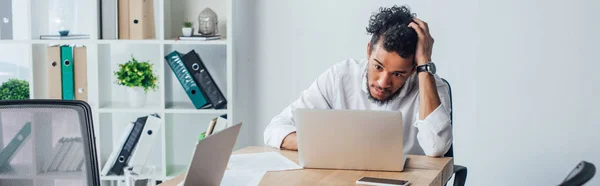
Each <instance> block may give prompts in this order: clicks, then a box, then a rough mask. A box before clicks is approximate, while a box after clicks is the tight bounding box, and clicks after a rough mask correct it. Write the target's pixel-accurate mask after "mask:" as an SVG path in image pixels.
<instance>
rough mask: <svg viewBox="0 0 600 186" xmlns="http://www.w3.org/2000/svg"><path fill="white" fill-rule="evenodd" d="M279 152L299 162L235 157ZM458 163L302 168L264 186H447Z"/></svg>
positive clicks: (168, 185) (420, 159) (268, 178)
mask: <svg viewBox="0 0 600 186" xmlns="http://www.w3.org/2000/svg"><path fill="white" fill-rule="evenodd" d="M272 151H278V152H280V153H281V154H282V155H283V156H285V157H287V158H288V159H290V160H292V161H294V162H296V163H298V152H296V151H288V150H277V149H275V148H270V147H246V148H244V149H240V150H238V151H235V152H234V153H233V154H247V153H258V152H272ZM453 166H454V160H453V159H452V158H432V157H427V156H416V155H408V157H407V160H406V167H405V168H404V171H402V172H378V171H352V170H323V169H302V170H292V171H281V172H267V174H265V176H264V177H263V178H262V180H261V182H260V185H282V184H285V185H355V183H356V180H358V179H359V178H361V177H363V176H370V177H378V178H392V179H403V180H409V181H410V182H411V183H412V184H411V185H412V186H419V185H443V184H444V183H445V182H446V181H447V180H448V179H450V176H452V171H453V170H452V169H453ZM182 180H183V175H181V176H178V177H176V178H173V179H172V180H169V181H166V182H164V183H162V184H160V186H176V185H177V184H179V182H181V181H182Z"/></svg>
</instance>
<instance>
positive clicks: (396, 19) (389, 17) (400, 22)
mask: <svg viewBox="0 0 600 186" xmlns="http://www.w3.org/2000/svg"><path fill="white" fill-rule="evenodd" d="M414 17H416V14H414V13H411V12H410V8H408V7H406V6H400V7H398V6H396V5H394V6H392V7H390V8H385V7H381V8H379V13H377V14H374V15H372V16H371V19H370V20H369V27H367V32H368V33H369V34H372V35H373V36H371V51H373V48H374V47H375V45H377V43H378V42H379V41H380V40H382V41H383V48H384V49H385V50H386V51H388V52H397V53H398V55H400V56H402V57H403V58H407V57H410V56H412V55H414V54H415V51H416V48H417V41H418V40H419V39H418V36H417V32H416V31H415V30H414V29H413V28H410V27H408V24H409V23H410V22H413V18H414Z"/></svg>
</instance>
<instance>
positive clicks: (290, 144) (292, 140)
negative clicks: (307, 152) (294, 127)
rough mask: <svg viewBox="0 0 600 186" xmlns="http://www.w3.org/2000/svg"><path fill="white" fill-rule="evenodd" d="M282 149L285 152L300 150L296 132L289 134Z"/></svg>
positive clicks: (282, 144)
mask: <svg viewBox="0 0 600 186" xmlns="http://www.w3.org/2000/svg"><path fill="white" fill-rule="evenodd" d="M281 148H282V149H285V150H298V143H297V141H296V132H292V133H290V134H288V135H287V136H286V137H285V138H284V139H283V143H281Z"/></svg>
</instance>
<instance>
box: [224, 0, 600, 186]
mask: <svg viewBox="0 0 600 186" xmlns="http://www.w3.org/2000/svg"><path fill="white" fill-rule="evenodd" d="M239 1H240V2H244V3H240V6H242V8H240V7H238V9H243V11H241V12H242V13H237V14H238V15H237V16H236V17H237V18H238V19H237V21H236V22H237V23H236V24H235V25H236V26H238V27H244V28H243V29H239V28H238V30H243V31H240V32H238V33H237V38H238V40H236V44H237V46H238V47H239V48H236V60H237V61H236V63H237V65H238V66H237V67H236V71H237V73H236V79H237V83H238V84H237V86H238V89H237V91H236V95H237V96H239V97H237V98H236V99H238V103H239V102H241V101H239V99H245V100H247V102H245V103H244V104H246V105H244V107H242V108H245V109H242V110H246V112H245V113H244V115H243V116H241V118H239V119H240V120H243V121H244V122H245V123H247V124H249V125H246V126H245V127H246V129H247V130H250V131H248V132H249V134H246V135H249V136H250V137H249V138H244V139H252V141H249V142H245V143H246V144H248V145H262V144H263V135H262V134H263V133H262V132H263V129H264V128H265V127H266V125H267V124H268V123H269V121H270V119H271V118H272V117H273V116H275V115H276V114H278V113H279V112H280V111H281V110H282V109H283V108H284V107H285V106H287V105H288V104H289V103H291V102H292V101H293V100H295V99H297V98H298V96H299V94H300V92H301V91H302V90H304V89H305V88H307V87H308V86H309V85H310V83H312V81H313V80H314V79H315V78H316V77H317V76H318V75H319V74H320V73H321V72H323V71H324V70H325V69H326V68H328V67H329V66H331V65H333V64H334V63H337V62H339V61H341V60H343V59H345V58H347V57H354V58H362V57H365V47H366V44H367V42H368V39H369V36H367V35H366V32H365V27H366V26H367V23H368V18H369V15H370V14H371V13H372V12H375V11H377V8H378V7H380V6H391V5H392V4H394V3H400V4H409V5H410V6H411V7H412V8H413V10H414V11H415V12H416V13H418V17H420V18H422V19H424V20H425V21H427V22H429V24H430V27H431V30H432V35H433V36H434V38H435V39H436V43H435V48H434V55H433V60H434V61H435V62H437V64H438V67H439V74H440V75H441V76H442V77H444V78H446V79H448V80H449V81H450V82H451V84H452V88H453V94H454V95H453V96H454V112H455V115H454V117H455V118H454V119H455V120H454V124H455V126H454V135H455V139H454V143H455V155H456V163H457V164H462V165H466V166H467V167H468V168H469V175H468V179H467V184H468V185H505V184H507V183H509V184H514V185H556V184H558V183H559V182H560V181H562V179H563V178H564V177H565V176H566V174H568V172H569V171H570V169H572V168H573V167H574V166H575V165H576V164H577V163H578V162H579V161H580V160H588V161H591V162H593V163H596V165H597V166H599V167H600V156H599V155H600V148H598V147H599V146H600V140H599V139H598V137H596V136H597V133H598V131H600V125H599V124H598V122H599V121H600V119H596V118H594V115H595V114H597V113H598V111H600V109H598V107H597V105H600V98H597V97H596V96H595V95H594V92H595V91H596V92H597V91H598V90H599V89H600V85H599V83H598V80H599V79H600V74H595V73H594V72H595V70H596V69H598V68H600V64H598V63H597V60H595V59H596V58H597V56H596V55H597V53H598V52H596V51H597V50H598V48H597V45H595V44H596V43H598V42H599V41H600V36H598V35H597V33H600V24H599V22H598V21H597V20H596V18H598V17H600V13H598V12H594V11H593V10H595V9H598V8H600V2H598V1H593V0H576V1H534V0H526V1H523V0H509V1H477V0H459V1H443V0H431V1H416V0H410V1H401V2H399V1H392V0H380V1H377V2H372V1H362V0H353V1H347V0H345V1H342V0H338V1H332V0H331V1H317V0H303V1H299V0H297V1H276V0H253V1H244V0H239ZM254 2H255V3H256V4H254ZM240 84H243V85H240ZM239 86H241V87H243V89H242V88H239ZM238 113H239V112H238ZM248 128H250V129H248ZM597 177H598V175H597ZM598 184H600V179H598V178H595V179H593V180H592V181H591V183H590V184H588V185H598Z"/></svg>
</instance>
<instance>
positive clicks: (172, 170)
mask: <svg viewBox="0 0 600 186" xmlns="http://www.w3.org/2000/svg"><path fill="white" fill-rule="evenodd" d="M187 169H188V166H186V165H170V166H168V167H167V179H168V180H170V179H173V178H175V177H177V176H180V175H182V174H185V173H186V172H187Z"/></svg>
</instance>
